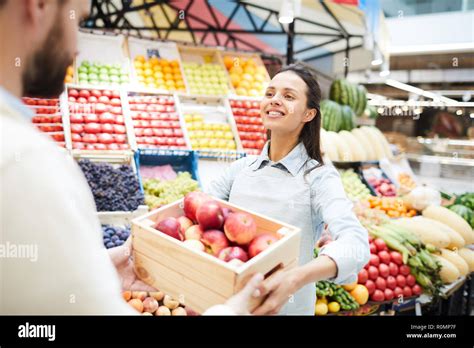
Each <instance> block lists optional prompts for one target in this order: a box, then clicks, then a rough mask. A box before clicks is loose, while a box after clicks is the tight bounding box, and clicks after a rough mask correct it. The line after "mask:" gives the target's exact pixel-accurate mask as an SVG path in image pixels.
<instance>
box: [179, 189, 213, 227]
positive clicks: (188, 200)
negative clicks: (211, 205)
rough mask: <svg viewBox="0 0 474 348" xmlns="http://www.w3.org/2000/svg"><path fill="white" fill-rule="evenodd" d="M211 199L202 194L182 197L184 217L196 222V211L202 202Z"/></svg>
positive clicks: (190, 194) (192, 193) (194, 193)
mask: <svg viewBox="0 0 474 348" xmlns="http://www.w3.org/2000/svg"><path fill="white" fill-rule="evenodd" d="M210 199H211V197H209V196H208V195H207V194H205V193H204V192H199V191H195V192H190V193H188V194H187V195H186V197H184V208H183V210H184V215H186V217H187V218H189V219H191V220H192V221H194V222H195V221H197V220H196V211H197V209H198V208H199V206H200V205H201V204H203V203H204V202H206V201H208V200H210Z"/></svg>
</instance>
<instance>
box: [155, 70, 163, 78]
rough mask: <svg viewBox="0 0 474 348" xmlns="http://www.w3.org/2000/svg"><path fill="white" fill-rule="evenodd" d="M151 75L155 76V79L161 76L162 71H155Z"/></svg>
mask: <svg viewBox="0 0 474 348" xmlns="http://www.w3.org/2000/svg"><path fill="white" fill-rule="evenodd" d="M153 76H154V77H155V78H156V79H161V78H163V73H162V72H161V71H157V72H155V73H154V74H153Z"/></svg>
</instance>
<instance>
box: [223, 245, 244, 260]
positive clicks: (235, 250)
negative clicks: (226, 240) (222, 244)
mask: <svg viewBox="0 0 474 348" xmlns="http://www.w3.org/2000/svg"><path fill="white" fill-rule="evenodd" d="M219 258H220V259H221V260H223V261H225V262H229V261H230V260H233V259H239V260H241V261H243V262H245V261H247V260H248V259H249V257H248V255H247V253H246V252H245V250H244V249H242V248H241V247H237V246H236V247H228V248H225V249H222V250H221V252H220V253H219Z"/></svg>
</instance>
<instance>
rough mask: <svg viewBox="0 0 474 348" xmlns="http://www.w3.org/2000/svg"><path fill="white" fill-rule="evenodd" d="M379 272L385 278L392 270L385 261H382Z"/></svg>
mask: <svg viewBox="0 0 474 348" xmlns="http://www.w3.org/2000/svg"><path fill="white" fill-rule="evenodd" d="M379 274H380V276H381V277H383V278H387V277H388V275H389V274H390V270H389V268H388V266H387V265H386V264H385V263H381V264H380V265H379Z"/></svg>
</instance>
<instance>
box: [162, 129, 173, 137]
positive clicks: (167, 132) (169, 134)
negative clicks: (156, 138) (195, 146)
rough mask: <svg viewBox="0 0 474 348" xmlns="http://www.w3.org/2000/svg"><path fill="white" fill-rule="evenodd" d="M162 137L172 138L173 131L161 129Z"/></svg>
mask: <svg viewBox="0 0 474 348" xmlns="http://www.w3.org/2000/svg"><path fill="white" fill-rule="evenodd" d="M163 135H164V136H165V137H172V136H173V131H172V130H171V129H163Z"/></svg>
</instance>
